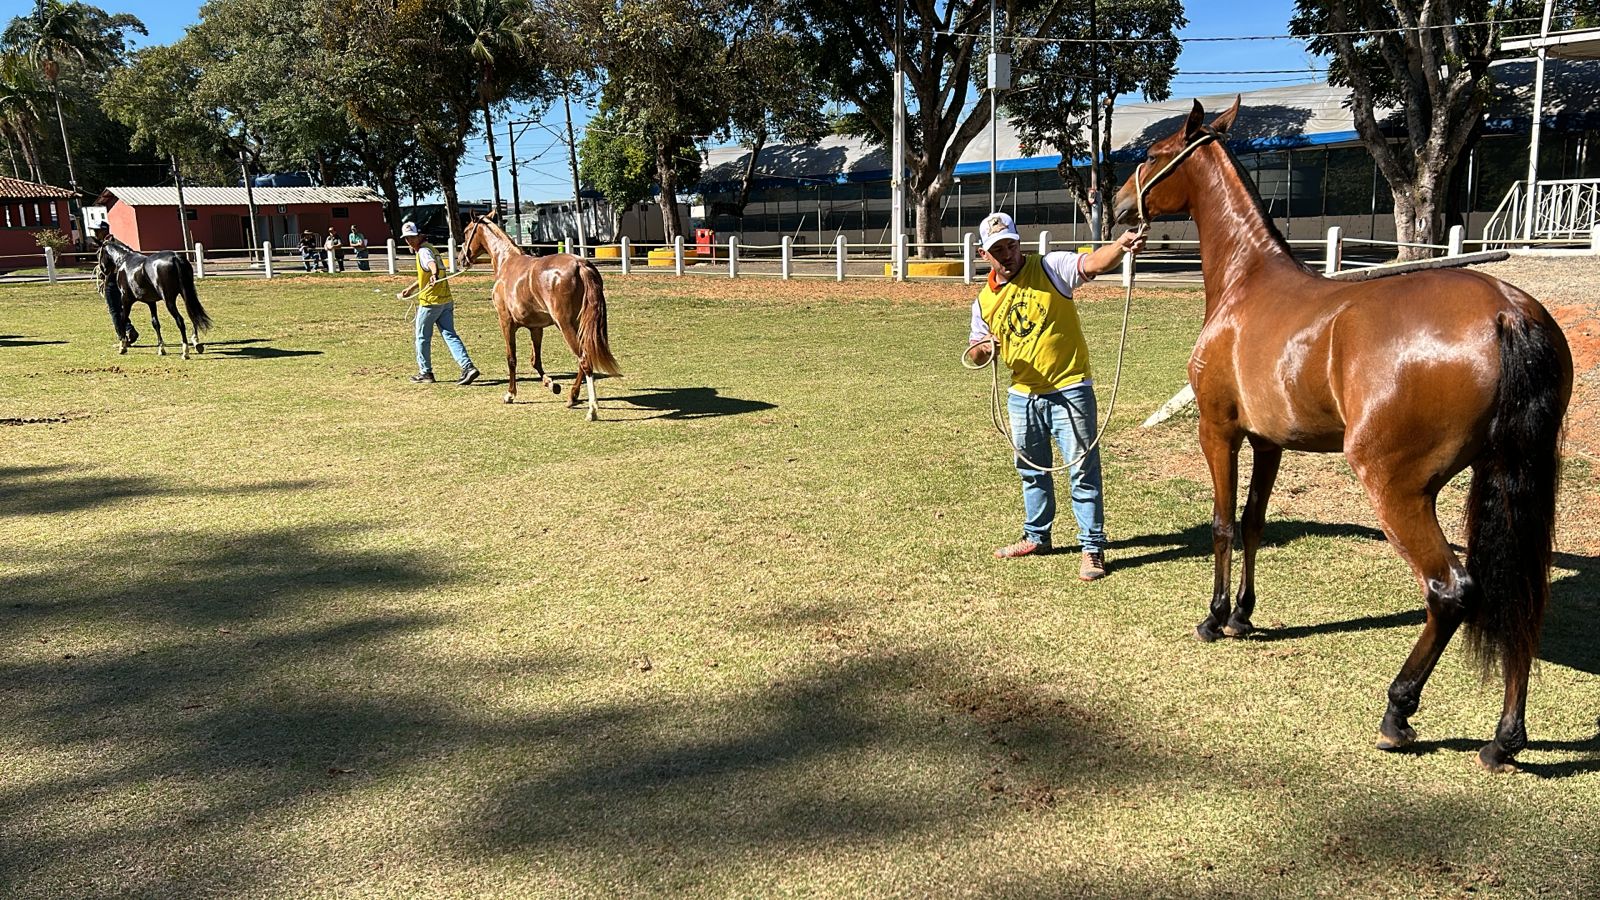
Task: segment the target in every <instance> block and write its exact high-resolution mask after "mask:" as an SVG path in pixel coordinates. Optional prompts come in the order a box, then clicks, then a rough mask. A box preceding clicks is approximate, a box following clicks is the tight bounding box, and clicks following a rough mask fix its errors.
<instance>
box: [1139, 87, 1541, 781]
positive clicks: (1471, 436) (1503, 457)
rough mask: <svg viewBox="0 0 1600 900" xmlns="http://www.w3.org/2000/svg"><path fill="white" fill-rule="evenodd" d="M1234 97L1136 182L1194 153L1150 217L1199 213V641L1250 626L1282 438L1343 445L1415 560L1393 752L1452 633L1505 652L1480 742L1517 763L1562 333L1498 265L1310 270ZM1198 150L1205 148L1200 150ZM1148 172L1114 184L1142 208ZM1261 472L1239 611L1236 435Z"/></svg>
mask: <svg viewBox="0 0 1600 900" xmlns="http://www.w3.org/2000/svg"><path fill="white" fill-rule="evenodd" d="M1238 112H1239V104H1238V102H1237V101H1235V102H1234V105H1233V108H1232V109H1230V110H1228V111H1227V112H1225V113H1223V114H1221V115H1219V116H1217V118H1216V119H1215V120H1214V121H1213V122H1212V123H1211V125H1210V127H1209V128H1208V127H1206V126H1205V125H1203V124H1202V115H1203V112H1202V110H1201V108H1200V104H1199V103H1196V104H1195V105H1194V109H1193V111H1191V112H1190V114H1189V117H1188V120H1187V121H1186V122H1185V123H1184V124H1183V127H1181V128H1180V129H1179V130H1178V132H1177V133H1176V134H1173V135H1172V136H1170V137H1168V138H1166V139H1164V140H1162V141H1160V142H1159V143H1157V144H1155V145H1154V146H1152V147H1151V148H1150V151H1149V158H1148V160H1147V161H1146V162H1145V163H1143V164H1142V165H1141V167H1140V170H1139V173H1138V176H1137V177H1138V178H1139V180H1140V181H1141V183H1148V182H1149V180H1150V179H1151V178H1152V177H1154V176H1155V175H1156V173H1158V172H1159V171H1160V170H1161V169H1162V168H1163V167H1164V166H1165V165H1166V164H1167V163H1168V162H1170V161H1171V160H1173V159H1175V158H1178V157H1180V156H1181V155H1182V154H1184V153H1185V152H1188V153H1189V154H1190V155H1189V156H1188V158H1187V159H1183V160H1181V162H1180V163H1179V164H1178V165H1176V166H1175V167H1173V168H1172V169H1171V170H1170V174H1169V175H1168V176H1167V177H1165V178H1164V179H1163V180H1160V181H1159V182H1158V183H1156V184H1155V185H1154V187H1153V188H1152V189H1150V191H1149V194H1148V200H1147V201H1146V206H1147V211H1148V214H1149V215H1163V214H1172V213H1185V212H1186V213H1188V214H1189V215H1190V216H1191V217H1192V218H1193V219H1194V221H1195V225H1196V226H1197V228H1198V230H1199V232H1200V257H1201V265H1202V268H1203V269H1204V274H1205V288H1206V314H1205V315H1206V317H1205V325H1204V327H1203V328H1202V329H1201V331H1200V338H1199V340H1198V341H1197V342H1196V344H1195V348H1194V354H1193V355H1192V356H1191V357H1190V360H1189V383H1190V385H1192V386H1193V388H1194V393H1195V399H1196V402H1197V404H1198V405H1199V409H1200V448H1201V450H1202V452H1203V453H1204V454H1205V458H1206V464H1207V466H1208V467H1209V468H1210V470H1211V481H1212V487H1213V489H1214V503H1213V514H1212V520H1211V532H1212V542H1211V543H1212V554H1213V560H1214V579H1213V586H1212V594H1211V608H1210V614H1209V615H1207V616H1206V618H1205V619H1204V620H1203V621H1202V622H1201V623H1200V624H1199V626H1198V627H1197V628H1196V634H1197V635H1198V636H1199V637H1200V639H1201V640H1206V641H1211V640H1215V639H1217V638H1218V637H1220V636H1222V635H1228V636H1230V637H1237V636H1240V635H1243V634H1246V633H1248V632H1249V631H1251V629H1252V625H1251V622H1250V616H1251V613H1252V612H1253V610H1254V608H1255V602H1256V593H1255V558H1256V550H1257V548H1258V547H1259V546H1260V544H1261V531H1262V526H1263V524H1264V522H1265V520H1266V509H1267V497H1268V495H1269V494H1271V493H1272V484H1273V481H1274V479H1275V478H1276V477H1277V474H1278V463H1279V461H1280V459H1281V458H1282V455H1283V451H1284V450H1286V449H1287V450H1307V451H1311V452H1320V453H1335V452H1339V451H1343V452H1344V454H1345V458H1346V459H1348V460H1349V462H1350V466H1351V468H1352V469H1354V471H1355V474H1356V477H1357V478H1359V479H1360V480H1361V484H1362V486H1363V487H1365V488H1366V491H1367V496H1368V497H1369V498H1370V499H1371V501H1372V505H1373V507H1374V508H1375V509H1376V511H1377V514H1378V520H1379V521H1380V523H1381V524H1382V525H1383V532H1384V534H1385V535H1387V536H1388V538H1389V542H1390V543H1391V544H1392V545H1393V546H1394V548H1395V549H1396V550H1397V551H1398V552H1399V553H1400V556H1401V557H1403V558H1404V559H1405V561H1406V562H1407V563H1408V564H1409V565H1410V566H1411V570H1412V571H1413V572H1414V573H1415V574H1416V578H1417V582H1418V584H1419V586H1420V587H1421V589H1422V594H1423V599H1424V601H1425V603H1426V604H1427V613H1428V618H1427V624H1426V625H1425V626H1424V627H1423V630H1422V635H1421V637H1420V638H1419V639H1418V641H1417V643H1416V646H1415V647H1414V648H1413V649H1412V651H1411V655H1410V656H1409V657H1407V658H1406V661H1405V664H1404V666H1402V667H1401V669H1400V673H1399V675H1398V676H1396V678H1395V679H1394V682H1393V683H1392V684H1391V685H1390V686H1389V705H1388V709H1387V711H1386V712H1385V714H1384V716H1383V722H1382V724H1381V725H1380V726H1379V729H1378V747H1379V748H1380V749H1396V748H1399V747H1404V746H1406V745H1408V744H1410V743H1412V742H1413V741H1414V740H1416V733H1415V731H1414V730H1413V729H1412V728H1411V725H1410V722H1409V720H1410V717H1411V716H1412V715H1413V714H1414V713H1415V712H1416V710H1417V704H1418V702H1419V700H1420V698H1421V694H1422V688H1423V685H1425V684H1426V683H1427V680H1428V676H1429V675H1430V674H1432V672H1433V668H1434V664H1435V663H1437V662H1438V660H1439V655H1440V654H1441V653H1442V652H1443V651H1444V648H1445V645H1446V644H1447V643H1449V641H1450V638H1451V636H1452V635H1453V634H1454V633H1455V631H1456V628H1457V627H1458V626H1460V625H1461V624H1463V623H1465V624H1466V626H1467V637H1468V640H1469V643H1470V644H1471V645H1472V646H1474V648H1475V649H1476V650H1477V651H1478V658H1479V661H1480V662H1481V663H1482V664H1483V666H1484V667H1485V672H1488V671H1490V669H1489V667H1490V666H1491V665H1492V664H1494V663H1498V664H1499V665H1500V666H1501V668H1502V673H1503V675H1504V679H1505V701H1504V706H1503V709H1502V712H1501V716H1500V723H1499V727H1498V728H1497V729H1496V731H1495V736H1494V740H1493V741H1492V742H1490V743H1489V744H1487V745H1485V746H1484V747H1483V748H1482V749H1481V750H1480V751H1479V753H1478V760H1479V762H1481V763H1482V764H1483V766H1484V767H1486V768H1488V769H1490V770H1491V771H1504V770H1507V769H1509V768H1512V760H1513V757H1514V756H1515V755H1516V754H1517V752H1518V751H1520V750H1521V749H1522V748H1523V747H1524V746H1526V745H1527V731H1526V728H1525V725H1524V720H1523V710H1524V707H1525V706H1526V701H1527V696H1528V670H1529V666H1530V665H1531V663H1532V661H1533V659H1534V656H1535V654H1536V653H1537V652H1538V647H1539V631H1540V627H1541V623H1542V621H1543V616H1544V607H1545V603H1546V600H1547V599H1548V597H1549V592H1550V556H1551V544H1552V540H1553V533H1554V528H1555V499H1556V488H1557V485H1558V482H1559V480H1560V464H1561V461H1560V447H1559V441H1560V433H1561V420H1562V416H1563V415H1564V414H1565V412H1566V408H1567V401H1568V399H1569V398H1570V396H1571V393H1572V355H1571V353H1570V351H1569V350H1568V348H1567V342H1566V338H1565V337H1564V336H1563V335H1562V333H1561V329H1560V327H1559V326H1557V325H1556V322H1555V320H1554V319H1552V318H1551V317H1550V314H1549V313H1548V312H1546V311H1545V309H1544V307H1542V306H1540V305H1539V303H1538V301H1536V300H1534V299H1533V298H1532V297H1530V296H1528V295H1527V294H1525V293H1523V292H1522V291H1520V290H1518V289H1516V288H1514V287H1512V286H1510V285H1508V284H1504V283H1502V282H1500V281H1497V280H1495V279H1494V278H1491V277H1489V276H1487V275H1483V274H1480V273H1477V272H1471V271H1467V270H1464V269H1434V270H1429V271H1423V272H1417V273H1414V274H1410V275H1397V276H1393V277H1390V278H1380V279H1374V280H1370V281H1364V282H1340V281H1333V280H1330V279H1326V278H1322V277H1320V276H1319V275H1317V274H1315V273H1313V272H1311V271H1310V270H1309V269H1307V268H1306V267H1304V266H1302V265H1300V264H1299V263H1298V262H1296V261H1295V260H1294V258H1293V257H1292V256H1290V254H1289V248H1288V246H1287V245H1286V244H1285V243H1284V241H1283V238H1282V236H1281V235H1279V234H1278V232H1277V230H1276V229H1275V228H1274V227H1273V225H1272V220H1271V218H1269V217H1268V216H1267V215H1266V213H1265V212H1263V210H1262V208H1261V202H1260V199H1259V198H1258V197H1257V195H1256V193H1255V191H1254V189H1253V188H1252V186H1251V182H1250V179H1249V178H1248V177H1247V176H1246V175H1245V174H1244V172H1243V171H1242V170H1241V169H1240V168H1239V164H1238V162H1237V161H1236V160H1235V159H1234V158H1233V155H1232V154H1231V153H1230V152H1229V151H1228V149H1227V147H1226V146H1224V144H1223V139H1224V138H1225V137H1226V135H1227V132H1228V129H1229V127H1230V126H1231V125H1232V124H1233V121H1234V118H1235V117H1236V116H1237V115H1238ZM1191 147H1192V149H1191ZM1136 207H1137V189H1136V188H1135V187H1134V180H1133V179H1129V182H1128V183H1127V184H1125V185H1123V187H1122V189H1121V191H1120V192H1119V193H1118V195H1117V213H1118V215H1119V217H1121V218H1123V219H1130V218H1132V216H1133V214H1134V211H1135V209H1136ZM1247 440H1248V441H1249V442H1250V446H1251V449H1252V450H1253V451H1254V460H1255V463H1254V471H1253V472H1252V473H1251V476H1250V491H1249V496H1248V498H1247V499H1246V501H1245V508H1244V517H1243V519H1242V522H1241V525H1242V530H1243V539H1244V540H1243V547H1244V570H1243V574H1242V577H1241V578H1240V582H1239V595H1238V602H1237V605H1235V606H1233V607H1232V608H1231V610H1230V606H1229V582H1230V575H1231V564H1232V560H1231V558H1230V556H1231V553H1232V549H1233V535H1234V513H1235V509H1236V502H1237V500H1236V493H1237V489H1238V459H1239V448H1240V446H1241V445H1242V443H1243V442H1244V441H1247ZM1468 467H1470V468H1471V469H1472V486H1471V490H1470V494H1469V497H1468V501H1467V532H1468V535H1467V562H1466V565H1465V566H1463V565H1462V564H1461V562H1460V561H1459V560H1458V559H1457V558H1456V555H1455V553H1454V552H1453V551H1452V550H1451V547H1450V544H1449V542H1448V541H1446V540H1445V536H1444V533H1443V532H1442V531H1441V530H1440V528H1439V521H1438V517H1437V515H1436V513H1435V509H1434V505H1435V498H1436V497H1437V496H1438V493H1439V490H1440V488H1442V487H1443V486H1444V485H1445V483H1446V482H1448V481H1449V480H1450V479H1451V477H1452V476H1454V475H1456V474H1457V473H1458V472H1461V471H1462V470H1463V469H1466V468H1468Z"/></svg>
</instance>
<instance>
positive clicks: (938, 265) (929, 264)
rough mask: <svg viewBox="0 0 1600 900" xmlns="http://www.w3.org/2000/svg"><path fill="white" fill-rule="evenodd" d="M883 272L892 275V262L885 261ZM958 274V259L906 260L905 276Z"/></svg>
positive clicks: (920, 276) (923, 276) (929, 276)
mask: <svg viewBox="0 0 1600 900" xmlns="http://www.w3.org/2000/svg"><path fill="white" fill-rule="evenodd" d="M883 274H885V275H889V276H893V275H894V263H885V264H884V266H883ZM960 274H961V263H960V261H959V260H958V261H955V262H950V261H947V260H930V261H926V262H917V261H916V260H914V259H913V260H908V261H907V262H906V277H908V278H932V277H936V276H948V275H960Z"/></svg>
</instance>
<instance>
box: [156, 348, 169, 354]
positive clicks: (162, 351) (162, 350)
mask: <svg viewBox="0 0 1600 900" xmlns="http://www.w3.org/2000/svg"><path fill="white" fill-rule="evenodd" d="M156 355H157V356H166V355H167V348H165V347H157V348H156Z"/></svg>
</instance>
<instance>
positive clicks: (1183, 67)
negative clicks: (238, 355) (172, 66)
mask: <svg viewBox="0 0 1600 900" xmlns="http://www.w3.org/2000/svg"><path fill="white" fill-rule="evenodd" d="M96 2H97V5H100V6H102V8H104V9H107V10H110V11H119V12H130V13H133V14H134V15H136V16H138V17H139V18H140V19H142V20H143V21H144V23H145V25H146V26H147V27H148V28H149V29H150V37H149V38H148V39H146V40H144V41H143V42H142V43H151V44H168V43H171V42H173V41H176V40H178V39H179V38H181V37H183V32H184V29H185V28H187V27H188V26H189V25H192V24H194V23H195V22H197V21H199V18H200V7H201V5H202V4H201V3H198V2H194V0H169V2H154V3H152V2H149V0H128V2H124V3H121V4H119V3H117V2H115V0H96ZM1293 12H1294V2H1293V0H1257V2H1238V0H1222V2H1219V0H1202V2H1191V3H1189V4H1188V5H1187V10H1186V14H1187V16H1188V18H1189V26H1188V27H1187V28H1185V29H1184V30H1183V32H1182V33H1181V35H1182V36H1183V37H1190V38H1195V37H1216V36H1236V35H1273V34H1283V33H1284V32H1285V31H1287V30H1288V22H1289V16H1290V15H1292V14H1293ZM1321 66H1322V63H1320V62H1318V61H1317V60H1316V58H1315V57H1313V56H1311V54H1309V53H1307V52H1306V51H1305V49H1304V46H1303V45H1302V44H1301V43H1300V42H1299V41H1292V40H1275V41H1249V42H1237V41H1229V42H1218V43H1200V42H1196V43H1186V44H1184V47H1183V54H1182V55H1181V56H1180V57H1179V58H1178V72H1179V77H1178V80H1177V81H1175V82H1174V84H1173V96H1175V97H1182V96H1193V95H1196V94H1221V93H1228V92H1233V91H1248V90H1254V89H1257V88H1261V87H1270V86H1271V85H1273V84H1277V83H1292V82H1295V81H1302V80H1309V79H1310V78H1313V77H1318V75H1317V74H1315V73H1310V72H1309V70H1311V69H1313V68H1321ZM1262 69H1293V70H1296V71H1297V72H1302V71H1303V72H1307V73H1308V74H1307V75H1304V76H1300V75H1294V74H1245V75H1232V74H1228V75H1220V74H1219V75H1213V74H1205V73H1210V72H1236V71H1241V70H1262ZM1280 80H1281V81H1280ZM588 115H589V110H588V109H587V108H586V107H584V106H582V105H574V107H573V117H574V123H575V126H576V127H577V128H578V129H579V133H580V135H581V129H582V123H583V122H584V121H586V120H587V119H588ZM525 117H526V114H525V112H523V113H520V114H519V115H518V118H525ZM542 122H543V124H544V125H545V126H547V127H548V128H552V129H555V130H556V132H558V133H559V132H560V131H561V130H562V129H563V128H564V127H565V118H564V115H563V112H562V109H561V104H559V103H557V104H555V105H554V106H553V107H552V108H551V109H550V110H549V111H547V112H546V113H545V114H544V116H543V119H542ZM496 133H497V135H498V137H499V138H500V140H498V144H499V146H498V147H497V149H498V151H499V152H500V154H501V155H502V156H505V155H506V148H505V146H504V144H505V141H504V140H503V138H504V135H505V126H504V124H503V123H501V124H499V125H497V127H496ZM486 152H487V150H486V148H485V147H484V146H483V144H482V142H481V141H480V142H479V143H478V145H477V146H475V147H472V148H471V149H470V150H469V152H468V160H467V161H466V162H465V163H464V164H463V166H462V173H461V179H460V184H461V196H462V197H464V198H474V199H476V198H487V197H490V196H492V195H493V189H492V187H491V184H490V178H489V172H488V164H487V163H486V162H485V161H484V155H485V153H486ZM530 157H532V158H531V159H530ZM517 162H518V165H519V167H521V169H522V177H521V178H520V179H519V182H520V188H521V192H522V199H523V200H524V201H527V200H547V199H552V198H559V197H564V196H571V193H572V181H571V176H570V175H569V174H568V167H567V156H566V151H565V147H564V146H562V144H561V143H560V142H559V141H557V140H556V139H555V134H554V133H552V132H549V131H546V130H545V129H542V128H540V127H538V126H532V127H527V128H526V129H525V130H524V131H523V132H522V133H521V136H520V137H519V138H518V141H517ZM505 174H506V173H505V171H504V163H503V162H502V172H501V176H502V177H501V190H502V192H503V195H504V196H506V197H507V198H509V197H510V195H511V188H510V185H509V183H508V182H507V181H506V178H505Z"/></svg>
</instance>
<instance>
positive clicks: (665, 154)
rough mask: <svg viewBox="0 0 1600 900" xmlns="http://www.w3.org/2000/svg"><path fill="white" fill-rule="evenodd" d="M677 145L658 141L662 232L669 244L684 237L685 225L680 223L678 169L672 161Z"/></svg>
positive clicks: (658, 177)
mask: <svg viewBox="0 0 1600 900" xmlns="http://www.w3.org/2000/svg"><path fill="white" fill-rule="evenodd" d="M677 145H678V142H677V141H660V140H658V141H656V180H657V182H658V183H659V184H660V185H661V194H660V202H661V230H662V233H663V234H665V235H666V238H665V240H666V242H667V243H669V244H671V243H673V242H674V241H676V240H677V239H678V238H679V237H682V236H683V224H682V223H681V222H679V221H678V168H677V166H676V165H675V164H674V162H673V159H672V148H673V147H675V146H677Z"/></svg>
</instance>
